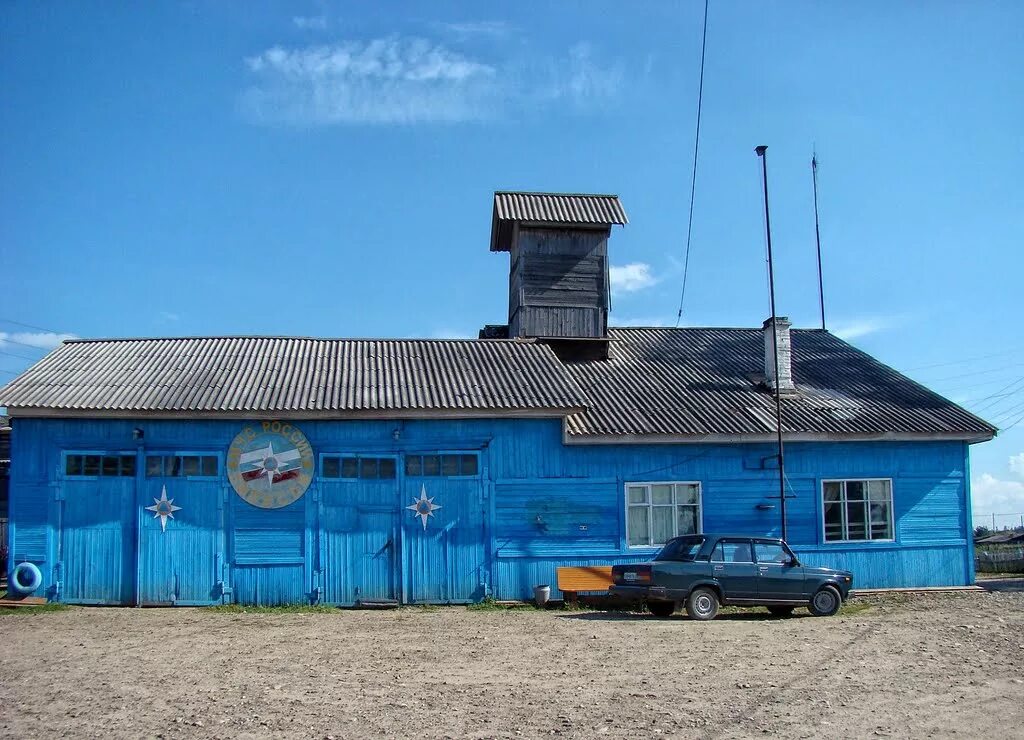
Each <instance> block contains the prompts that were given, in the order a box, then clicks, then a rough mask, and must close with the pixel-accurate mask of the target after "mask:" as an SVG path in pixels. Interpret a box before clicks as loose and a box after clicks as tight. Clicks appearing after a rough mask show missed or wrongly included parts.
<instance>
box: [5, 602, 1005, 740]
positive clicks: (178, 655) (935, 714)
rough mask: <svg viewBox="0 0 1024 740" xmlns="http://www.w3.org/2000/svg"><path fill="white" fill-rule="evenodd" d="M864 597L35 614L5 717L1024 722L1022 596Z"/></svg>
mask: <svg viewBox="0 0 1024 740" xmlns="http://www.w3.org/2000/svg"><path fill="white" fill-rule="evenodd" d="M858 603H859V604H867V605H868V608H866V609H862V610H860V611H856V609H857V608H858V607H857V605H858ZM853 605H854V606H853V609H851V610H850V611H848V612H847V613H845V614H840V615H839V616H836V617H832V618H824V619H816V618H813V617H809V616H795V617H793V618H789V619H772V618H768V617H767V614H765V613H763V611H761V610H757V611H748V612H744V613H738V614H729V615H724V616H723V617H720V618H719V619H718V620H716V621H714V622H710V623H698V622H691V621H689V620H687V619H686V618H685V617H683V616H679V615H677V616H675V617H672V618H669V619H656V618H653V617H650V616H647V615H640V614H623V613H612V612H608V613H605V612H589V611H579V612H571V611H538V610H533V609H514V610H492V611H479V610H467V609H464V608H461V607H450V608H433V609H430V608H424V609H420V608H407V609H401V610H396V611H388V612H365V611H363V612H359V611H331V612H319V613H285V612H271V613H230V612H224V611H215V610H200V609H152V610H149V609H144V610H139V609H104V608H92V609H90V608H72V609H67V610H65V611H55V612H46V613H38V614H24V613H22V612H19V613H17V614H11V615H7V616H0V628H2V629H3V634H4V636H5V640H4V641H5V646H4V648H3V651H2V652H0V708H2V709H0V735H2V736H5V737H21V738H24V737H53V736H57V735H74V736H78V737H81V736H92V737H99V736H103V737H145V736H156V737H168V738H174V737H266V736H276V737H319V738H326V737H336V738H341V737H352V738H355V737H360V738H361V737H413V736H416V737H518V736H528V737H529V736H540V735H544V736H551V735H555V736H563V737H588V738H589V737H594V736H607V737H639V736H645V737H651V736H658V735H664V736H670V735H676V736H686V737H716V738H717V737H751V736H765V735H778V736H785V737H877V736H897V737H907V736H914V737H932V736H935V737H946V736H956V735H959V736H964V737H967V736H990V737H1010V736H1013V735H1015V734H1016V733H1021V732H1022V730H1021V728H1022V727H1024V593H1019V592H1018V593H1010V592H1006V593H957V594H929V595H913V596H910V595H898V596H884V597H872V598H870V599H861V600H860V601H859V602H858V601H855V602H853ZM801 611H803V610H801ZM1016 736H1018V737H1020V735H1019V734H1018V735H1016Z"/></svg>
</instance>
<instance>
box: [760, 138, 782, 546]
mask: <svg viewBox="0 0 1024 740" xmlns="http://www.w3.org/2000/svg"><path fill="white" fill-rule="evenodd" d="M767 149H768V147H766V146H759V147H755V148H754V151H755V152H756V153H757V156H758V157H760V158H761V175H762V179H763V182H764V232H765V237H766V238H767V241H768V298H769V300H770V301H771V308H772V317H771V319H770V321H771V322H772V355H773V357H774V361H775V434H776V444H777V446H778V450H779V514H780V516H781V517H782V539H786V535H787V533H788V532H787V528H786V454H785V448H784V447H783V444H782V391H781V389H780V388H779V330H778V320H777V317H776V316H775V263H774V261H773V260H772V220H771V216H770V215H769V212H768V159H767V157H765V155H764V153H765V151H767Z"/></svg>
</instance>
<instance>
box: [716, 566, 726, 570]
mask: <svg viewBox="0 0 1024 740" xmlns="http://www.w3.org/2000/svg"><path fill="white" fill-rule="evenodd" d="M715 570H725V566H724V565H716V566H715Z"/></svg>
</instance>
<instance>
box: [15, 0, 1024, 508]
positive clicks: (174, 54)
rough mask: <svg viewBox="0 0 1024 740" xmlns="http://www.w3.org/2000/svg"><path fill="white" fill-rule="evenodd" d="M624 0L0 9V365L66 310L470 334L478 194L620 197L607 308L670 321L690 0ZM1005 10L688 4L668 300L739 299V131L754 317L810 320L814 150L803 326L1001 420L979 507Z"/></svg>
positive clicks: (988, 392)
mask: <svg viewBox="0 0 1024 740" xmlns="http://www.w3.org/2000/svg"><path fill="white" fill-rule="evenodd" d="M625 7H627V6H624V5H623V4H622V3H613V2H593V1H588V2H575V3H574V2H566V3H559V4H550V3H538V2H521V3H515V4H512V7H505V8H498V7H496V6H495V7H493V8H490V7H488V6H486V5H481V4H479V3H468V2H467V3H432V4H430V5H424V4H421V3H390V4H384V3H380V4H356V3H331V2H311V3H307V4H303V3H295V2H289V3H284V2H280V3H260V4H250V3H242V2H216V3H214V2H211V3H204V2H177V3H152V4H146V5H145V7H144V8H142V7H141V6H140V7H132V6H129V5H121V4H113V3H111V4H101V5H96V4H92V3H59V4H58V3H49V4H42V3H30V2H21V3H6V4H4V6H3V8H2V9H0V34H2V37H3V39H4V43H3V44H2V45H0V89H2V90H3V96H4V104H3V106H2V109H0V161H2V162H3V166H2V168H0V273H2V276H3V291H4V300H3V303H2V305H3V308H2V310H0V319H2V320H0V381H4V380H9V379H10V378H12V377H13V374H14V373H16V372H18V371H19V370H21V369H24V368H25V367H27V366H28V364H30V362H31V361H32V360H33V359H34V358H38V357H40V356H41V355H42V353H43V351H44V348H45V347H46V346H52V344H53V342H54V341H55V339H56V336H55V335H59V334H65V333H66V334H73V335H76V336H83V337H98V336H139V335H145V336H150V335H192V334H229V333H246V334H279V333H280V334H297V335H325V336H460V335H465V336H469V335H473V334H474V333H475V331H476V329H477V328H478V327H479V326H480V325H482V324H483V323H486V322H491V323H494V322H499V321H501V320H502V319H503V318H504V312H505V310H506V308H505V307H506V299H505V292H506V285H507V284H506V279H507V278H506V274H507V273H506V271H507V257H506V256H505V255H495V254H490V253H489V252H488V251H487V242H488V237H489V223H490V215H491V210H490V209H491V205H490V200H491V193H492V191H493V190H495V189H526V190H553V191H584V192H587V191H589V192H613V193H618V194H620V196H621V197H622V200H623V203H624V204H625V207H626V209H627V212H628V213H629V216H630V221H631V223H630V224H629V225H628V226H627V227H625V228H624V229H621V230H617V231H616V233H615V234H614V236H613V240H612V242H611V250H612V263H613V265H614V266H615V267H616V268H617V269H616V271H615V292H614V296H613V316H612V318H613V321H614V322H615V323H618V324H669V325H671V324H673V323H674V322H675V317H676V308H677V306H678V301H679V289H680V281H681V276H682V268H681V265H682V259H683V249H684V244H685V235H686V214H687V206H688V200H689V186H690V180H689V173H690V168H691V166H692V155H693V126H694V114H695V109H696V99H697V82H698V63H699V58H700V33H701V17H702V12H703V4H702V3H648V4H630V5H629V6H628V8H629V12H628V13H625V12H623V8H625ZM492 11H493V12H492ZM1022 27H1024V5H1021V4H1020V3H1015V2H1004V3H994V2H986V3H966V2H961V3H931V4H929V5H928V7H927V10H925V9H923V6H920V5H915V4H898V5H893V4H890V3H856V4H838V3H824V2H815V3H797V2H787V3H771V2H757V3H753V2H751V3H725V2H721V1H714V0H713V2H712V3H711V12H710V20H709V27H708V47H707V64H706V71H705V87H704V108H703V121H702V134H701V148H700V160H699V165H700V166H699V170H698V179H697V190H696V205H695V211H694V222H693V239H692V252H691V259H690V274H689V280H688V282H689V284H688V288H687V294H686V299H685V305H684V313H683V322H684V323H685V324H691V325H728V326H754V325H759V324H760V322H761V321H762V320H763V319H764V318H765V317H766V316H767V314H768V305H767V295H766V287H765V286H766V281H765V268H764V261H763V258H764V236H763V221H762V208H761V199H760V179H759V176H760V175H759V163H758V160H757V158H756V157H755V155H754V152H753V148H754V146H755V145H758V144H766V145H768V146H769V149H768V157H769V160H768V165H769V176H770V187H771V198H772V226H773V245H774V247H775V249H776V252H777V255H778V257H777V265H776V270H777V283H778V305H779V312H780V313H784V314H788V315H789V316H790V317H791V318H792V319H793V320H794V321H795V323H796V325H797V326H814V325H815V324H816V321H817V294H816V277H815V274H816V273H815V264H814V224H813V213H812V209H811V180H810V155H811V151H812V147H816V149H817V153H818V157H819V160H820V163H821V164H820V170H819V172H820V202H821V219H822V238H823V247H824V252H825V286H826V295H827V302H828V316H829V326H830V328H831V329H833V330H834V331H836V332H837V333H839V334H840V335H842V336H844V337H846V338H848V339H849V340H850V341H852V342H853V343H855V344H856V345H858V346H860V347H862V348H864V349H866V350H868V351H869V352H872V353H873V354H875V355H876V356H878V357H879V358H881V359H882V360H884V361H885V362H887V363H889V364H891V365H893V366H895V367H897V368H899V369H901V370H904V371H908V372H909V374H910V375H912V376H913V377H915V378H917V379H919V380H921V381H923V382H925V383H927V384H929V385H930V386H932V387H934V388H935V389H937V390H939V391H941V392H942V393H944V394H946V395H948V396H949V397H951V398H953V399H954V400H957V401H961V402H963V403H965V404H966V405H967V406H968V407H969V408H972V409H977V410H979V411H980V412H981V414H982V415H983V416H985V417H986V418H988V419H989V420H991V421H994V422H996V423H998V424H999V425H1000V426H1003V427H1012V428H1009V429H1008V430H1007V431H1006V432H1005V433H1004V434H1003V435H1001V436H1000V437H999V438H998V439H997V440H996V441H994V442H991V443H988V444H985V445H981V446H976V447H974V448H973V450H974V454H973V460H972V465H973V478H974V482H975V487H974V490H975V501H976V504H975V510H976V511H978V512H980V513H987V512H992V511H995V512H999V513H1016V512H1024V420H1022V419H1024V329H1022V326H1021V321H1020V318H1021V306H1022V303H1024V301H1022V300H1021V297H1020V293H1021V287H1020V283H1021V276H1022V272H1024V271H1022V269H1021V268H1022V266H1024V264H1022V263H1024V258H1022V257H1021V244H1022V234H1024V187H1022V186H1021V184H1020V183H1021V176H1020V173H1021V172H1022V171H1024V126H1022V125H1021V122H1022V121H1024V75H1022V74H1021V70H1022V69H1024V44H1022V43H1021V36H1020V29H1021V28H1022ZM13 322H20V324H22V325H19V324H17V323H13ZM1016 422H1020V423H1019V424H1018V425H1017V426H1013V425H1014V424H1015V423H1016ZM1018 518H1019V516H1014V517H1008V518H1006V519H1005V521H1004V520H999V522H1000V523H1010V521H1011V520H1017V519H1018Z"/></svg>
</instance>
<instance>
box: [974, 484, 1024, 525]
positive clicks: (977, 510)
mask: <svg viewBox="0 0 1024 740" xmlns="http://www.w3.org/2000/svg"><path fill="white" fill-rule="evenodd" d="M971 508H972V509H973V511H974V515H975V524H984V525H987V526H991V524H992V522H991V519H990V518H989V519H987V520H986V517H985V515H989V517H990V516H991V514H993V513H994V514H997V515H998V514H1012V513H1014V512H1019V511H1024V482H1022V481H1017V480H1003V479H1001V478H996V477H995V476H994V475H992V474H990V473H982V474H981V475H980V476H978V477H976V478H974V479H972V480H971ZM1014 518H1015V519H1016V520H1017V521H1015V522H1012V523H1014V524H1016V523H1019V515H1018V516H1017V517H1014ZM1003 519H1006V517H1003ZM1003 523H1004V524H1005V523H1007V522H1003ZM996 526H1002V525H1001V524H1000V517H999V516H996Z"/></svg>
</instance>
